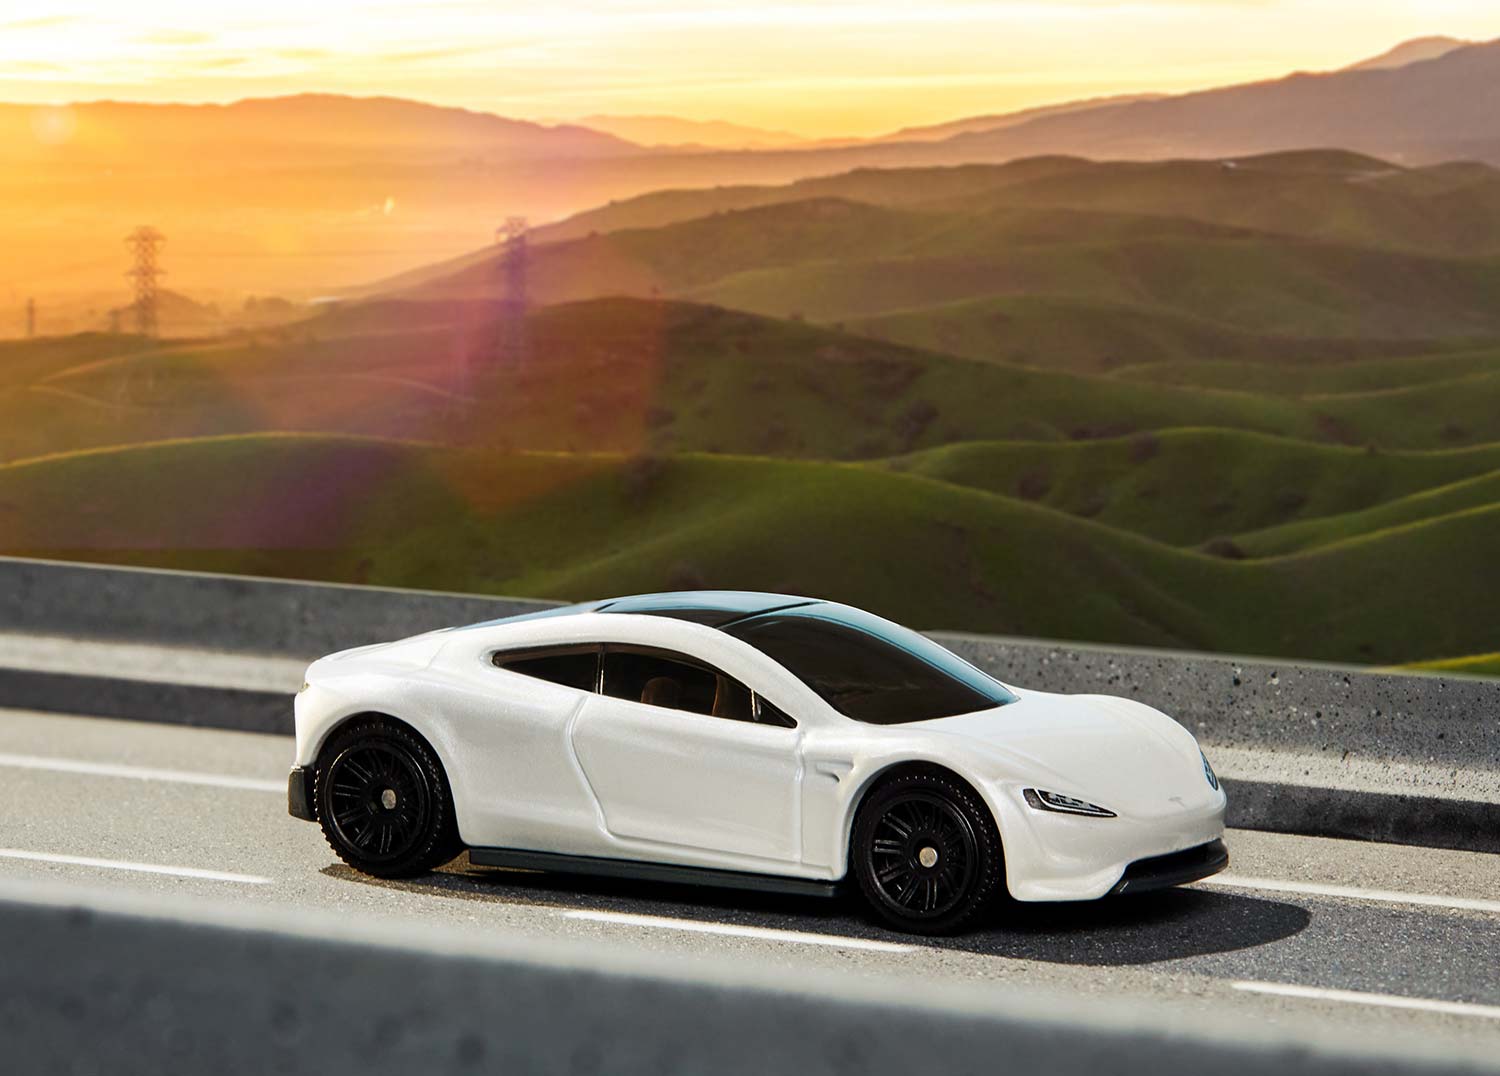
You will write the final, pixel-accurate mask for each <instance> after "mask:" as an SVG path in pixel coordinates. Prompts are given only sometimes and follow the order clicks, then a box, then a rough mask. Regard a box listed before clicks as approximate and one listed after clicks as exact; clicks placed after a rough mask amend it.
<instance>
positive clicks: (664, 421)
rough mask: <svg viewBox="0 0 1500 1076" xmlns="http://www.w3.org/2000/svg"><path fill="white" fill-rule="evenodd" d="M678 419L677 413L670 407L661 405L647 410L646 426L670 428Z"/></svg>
mask: <svg viewBox="0 0 1500 1076" xmlns="http://www.w3.org/2000/svg"><path fill="white" fill-rule="evenodd" d="M676 417H677V412H676V411H673V410H672V409H671V408H670V407H662V406H661V405H660V404H656V405H653V406H651V407H648V408H646V425H648V426H668V425H671V423H672V420H673V419H675V418H676Z"/></svg>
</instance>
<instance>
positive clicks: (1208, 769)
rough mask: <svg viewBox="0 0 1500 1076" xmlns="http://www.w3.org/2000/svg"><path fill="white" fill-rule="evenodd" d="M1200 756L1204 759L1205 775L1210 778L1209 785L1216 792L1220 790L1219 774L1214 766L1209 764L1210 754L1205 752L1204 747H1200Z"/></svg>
mask: <svg viewBox="0 0 1500 1076" xmlns="http://www.w3.org/2000/svg"><path fill="white" fill-rule="evenodd" d="M1198 757H1199V758H1201V759H1202V760H1203V776H1204V777H1207V778H1208V787H1209V788H1211V789H1213V790H1214V791H1215V792H1217V791H1219V775H1218V774H1216V773H1214V768H1213V767H1212V766H1210V765H1209V764H1208V756H1207V755H1205V754H1204V753H1203V748H1201V747H1200V748H1198Z"/></svg>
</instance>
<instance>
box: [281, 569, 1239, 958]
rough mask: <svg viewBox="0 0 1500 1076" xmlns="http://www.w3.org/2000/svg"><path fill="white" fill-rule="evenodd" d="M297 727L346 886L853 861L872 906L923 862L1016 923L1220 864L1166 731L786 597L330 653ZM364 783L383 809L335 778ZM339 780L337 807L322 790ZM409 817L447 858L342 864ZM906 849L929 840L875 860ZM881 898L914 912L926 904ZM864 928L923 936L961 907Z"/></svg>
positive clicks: (704, 596) (518, 621)
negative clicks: (416, 818) (504, 871)
mask: <svg viewBox="0 0 1500 1076" xmlns="http://www.w3.org/2000/svg"><path fill="white" fill-rule="evenodd" d="M371 721H375V722H384V723H385V724H378V725H373V726H369V727H370V728H374V729H375V731H374V732H371V733H369V735H368V736H366V737H365V739H362V740H360V739H358V737H355V739H356V740H358V742H359V743H360V744H364V745H365V749H366V754H364V755H359V754H354V755H350V756H349V758H350V760H351V761H349V762H348V763H347V764H341V763H339V758H342V757H343V756H337V757H334V758H330V753H331V752H333V753H334V754H335V755H336V754H337V752H336V751H334V748H338V749H339V750H346V751H347V750H353V749H352V748H346V747H342V746H340V745H341V744H342V743H343V741H341V740H339V739H338V737H339V735H340V733H339V730H340V729H342V728H345V727H346V726H349V724H350V723H351V722H364V723H365V725H369V723H370V722H371ZM394 725H399V726H400V727H401V728H402V730H403V732H402V735H403V736H405V735H406V734H407V733H408V732H409V733H410V734H412V736H414V737H415V739H416V740H417V741H419V744H418V747H415V748H412V751H414V752H415V754H416V755H422V751H421V750H420V747H422V746H425V748H427V749H430V757H431V762H429V763H423V762H422V760H421V759H420V758H417V759H416V760H415V761H413V762H411V764H410V765H407V764H404V763H402V762H401V760H400V758H399V752H398V756H397V757H396V761H395V762H391V761H390V760H389V759H387V758H386V756H384V755H381V754H380V753H379V750H380V741H379V736H380V735H381V733H380V729H382V728H387V727H391V726H394ZM360 727H361V728H364V727H365V726H360ZM296 731H297V739H296V744H297V746H296V752H297V754H296V760H295V766H294V768H293V771H292V777H291V782H290V792H289V798H290V809H291V811H292V813H293V814H294V815H297V816H298V817H302V818H307V819H310V820H318V821H321V822H323V824H324V829H325V833H329V841H330V844H332V845H333V846H334V849H335V851H337V852H339V853H340V855H343V856H344V857H345V858H346V860H349V861H350V862H351V863H353V864H354V865H356V866H359V867H360V868H361V869H369V870H370V871H371V873H383V872H384V873H410V869H408V868H411V869H417V868H421V869H425V868H429V867H430V866H431V865H432V863H431V862H429V861H433V860H435V859H440V858H441V856H443V855H445V854H447V855H451V854H452V853H454V852H456V851H457V850H459V849H460V848H468V849H469V850H470V856H471V859H472V861H473V862H475V863H479V864H485V863H489V864H495V865H512V866H530V867H543V868H549V867H550V868H556V869H562V870H577V871H586V872H596V873H611V874H630V873H636V874H640V875H642V876H646V877H662V878H677V879H682V880H689V881H705V882H717V883H719V884H731V885H733V884H739V885H748V886H754V887H759V888H767V889H784V890H788V891H799V892H800V891H805V892H832V891H833V890H834V887H835V886H836V885H837V884H838V883H840V882H841V881H843V880H844V879H845V878H846V877H847V876H849V875H851V873H856V872H855V871H854V867H855V865H856V861H859V862H862V863H864V865H865V873H866V874H868V875H869V878H867V879H862V881H868V882H869V883H870V884H873V885H876V886H877V887H878V886H879V885H880V884H881V883H879V882H878V880H877V879H878V878H879V876H881V875H882V874H889V873H892V872H896V873H897V874H899V870H898V868H899V869H900V870H904V869H906V867H908V866H909V867H910V868H911V870H912V871H915V872H916V873H915V874H914V875H912V876H911V877H912V878H914V879H915V880H911V879H909V878H908V877H907V875H900V880H899V882H898V883H892V884H895V885H899V887H900V888H901V890H902V892H905V887H906V886H908V885H916V886H919V887H927V886H930V887H931V888H933V889H936V888H938V886H939V883H940V881H943V879H940V878H939V876H938V875H937V874H930V875H929V874H928V873H925V872H926V871H927V870H928V868H932V869H934V870H936V869H939V868H937V867H934V865H933V864H927V863H926V861H927V860H928V859H929V858H937V857H938V855H939V854H940V853H941V854H943V855H946V854H947V851H946V850H947V849H948V847H949V845H948V844H944V843H942V842H943V841H945V840H946V841H951V842H955V843H953V844H952V847H953V853H952V858H950V859H949V860H948V862H947V863H946V864H944V865H943V866H944V867H947V868H951V869H952V870H957V869H958V868H957V867H956V866H954V864H956V863H957V862H958V861H959V859H960V857H961V855H968V857H969V862H967V863H966V864H965V866H964V869H963V873H964V877H965V878H969V877H970V876H972V875H973V874H974V871H975V870H976V869H977V868H978V867H980V866H984V867H985V868H986V869H990V868H993V869H994V870H995V871H996V872H998V873H997V880H996V883H995V884H996V886H997V887H998V888H999V889H1000V890H1002V891H1003V892H1004V893H1008V894H1009V896H1010V897H1012V898H1014V899H1015V900H1019V901H1077V900H1091V899H1095V898H1099V897H1103V896H1106V895H1108V894H1111V893H1118V892H1122V891H1130V890H1135V889H1144V888H1152V887H1156V886H1161V885H1170V884H1177V883H1180V882H1183V881H1188V880H1192V879H1194V878H1197V877H1202V876H1204V875H1207V874H1211V873H1213V872H1214V871H1215V870H1218V869H1220V868H1222V866H1223V865H1224V863H1225V862H1226V861H1227V854H1226V853H1225V852H1224V850H1223V844H1222V840H1221V839H1222V836H1223V831H1224V810H1225V796H1224V792H1223V790H1222V789H1221V788H1220V787H1219V784H1218V781H1217V779H1216V777H1215V776H1214V775H1213V771H1212V769H1211V768H1210V767H1209V765H1208V761H1207V759H1206V758H1205V757H1204V756H1203V754H1202V752H1201V751H1200V750H1199V747H1198V744H1197V742H1196V741H1195V739H1194V738H1193V736H1192V735H1191V734H1190V733H1189V732H1188V731H1187V730H1186V729H1184V728H1183V727H1182V726H1181V725H1179V724H1177V723H1176V722H1175V721H1173V720H1171V719H1170V718H1168V717H1167V716H1166V715H1164V714H1162V713H1160V712H1159V711H1157V710H1154V709H1152V708H1151V707H1149V706H1146V705H1144V704H1142V703H1140V702H1136V701H1134V700H1130V699H1123V698H1114V697H1110V696H1104V695H1058V694H1051V693H1047V692H1042V691H1032V690H1028V689H1024V688H1019V687H1011V686H1009V685H1005V684H1002V683H1000V682H999V681H998V680H995V679H994V678H992V677H990V676H988V675H987V674H985V673H983V672H981V671H980V670H978V669H977V668H975V667H974V666H973V665H971V664H969V663H968V662H966V661H963V660H962V659H961V658H958V657H957V656H956V655H954V654H952V653H951V652H950V651H948V650H946V649H944V648H942V647H940V646H939V645H938V644H937V643H935V642H933V641H931V640H929V639H927V638H926V637H925V636H921V635H919V634H917V633H915V632H912V631H910V630H908V629H905V628H902V627H900V626H898V625H896V624H893V623H891V622H890V621H886V620H883V619H881V618H879V617H876V616H874V615H873V614H870V613H866V612H863V611H861V610H858V609H854V608H851V607H849V606H844V605H838V604H835V603H831V602H824V601H819V600H816V599H810V598H799V597H794V596H789V595H780V594H761V593H753V592H735V591H730V592H684V593H677V594H655V595H640V596H635V597H629V598H620V599H613V600H610V601H601V602H591V603H583V604H580V605H574V606H566V607H561V608H556V609H549V610H546V611H544V612H541V613H534V614H527V615H523V616H519V617H512V618H507V619H503V620H497V621H492V622H487V623H483V624H476V625H472V626H469V627H464V628H450V629H443V630H440V631H436V632H430V633H428V634H425V635H419V636H415V637H413V638H410V639H406V640H402V641H399V642H395V643H388V644H380V645H375V646H366V647H360V648H357V649H354V650H348V651H344V652H342V653H338V654H333V655H330V656H329V657H326V658H323V659H321V660H319V661H317V662H314V663H313V664H312V665H311V666H310V667H309V669H308V672H307V680H306V684H305V686H304V689H303V690H302V692H301V693H300V694H299V695H298V696H297V700H296ZM351 735H353V734H350V733H346V734H344V739H345V740H348V739H349V738H350V736H351ZM371 737H374V738H373V739H372V738H371ZM371 744H373V745H374V748H373V750H375V751H376V753H375V754H369V753H368V752H369V750H371V749H372V748H370V747H369V745H371ZM330 745H332V746H330ZM410 753H411V752H408V754H410ZM355 760H358V761H357V762H356V761H355ZM432 763H435V765H436V767H438V768H439V769H437V770H433V766H432ZM336 764H339V765H344V766H345V768H344V769H342V770H338V771H337V772H335V773H333V774H332V777H329V772H330V771H329V770H328V767H330V766H335V765H336ZM384 766H389V767H390V768H391V772H392V773H395V772H397V771H400V773H402V774H404V775H405V776H404V777H403V780H405V781H407V785H406V786H402V788H408V787H409V789H410V796H408V795H407V793H406V792H404V791H401V790H399V789H397V788H395V787H394V786H393V787H392V788H386V787H383V786H382V784H381V781H380V780H374V781H373V782H367V781H364V779H363V776H361V775H364V774H365V772H366V771H375V770H378V769H380V768H381V767H384ZM424 766H425V767H426V768H427V769H428V770H431V771H432V772H431V773H429V774H427V775H425V776H424V775H423V773H422V771H423V768H424ZM320 767H321V769H320ZM320 773H323V774H324V777H325V780H324V781H323V782H322V783H321V784H320V780H319V774H320ZM340 773H342V774H343V777H344V780H343V782H342V784H341V785H340V789H341V790H342V791H340V789H333V788H331V787H330V786H329V784H328V781H329V780H332V779H333V778H336V777H337V776H338V775H339V774H340ZM377 776H378V775H377ZM897 778H905V781H904V782H903V781H898V780H896V779H897ZM893 781H894V782H895V783H896V784H897V785H903V784H904V785H906V786H909V787H908V788H907V789H906V793H905V796H906V798H905V800H904V801H903V803H904V806H901V807H900V808H899V809H898V808H896V807H892V808H891V810H892V812H894V813H892V814H891V815H890V816H889V817H888V818H886V819H884V820H883V821H882V822H880V823H878V824H883V825H887V826H888V827H893V828H889V829H888V830H887V831H886V833H885V836H884V837H881V836H880V835H879V834H878V833H874V832H872V833H871V834H870V835H869V837H868V839H867V840H866V844H868V845H869V846H870V849H871V850H872V851H870V853H869V854H870V855H872V856H874V857H875V858H873V859H869V858H866V859H863V860H861V859H860V856H861V855H864V853H860V855H856V854H854V853H853V852H852V851H851V843H852V842H854V841H855V839H856V838H855V833H856V829H857V826H858V824H859V819H860V817H861V808H862V805H864V804H866V803H867V801H868V800H869V798H870V797H871V795H872V794H873V792H874V790H876V789H884V788H885V786H886V785H888V784H891V783H892V782H893ZM387 783H390V782H387ZM355 786H359V787H360V788H362V789H363V791H362V792H359V793H358V794H357V795H356V793H355V792H354V791H351V789H353V788H354V787H355ZM424 787H425V789H426V790H425V791H424ZM945 789H948V791H944V790H945ZM888 792H889V790H887V793H888ZM340 795H342V796H344V797H345V798H344V800H343V801H340V800H338V798H337V797H338V796H340ZM422 795H426V796H428V797H429V799H432V803H431V804H430V805H429V806H430V808H431V810H432V811H437V812H439V813H442V812H443V811H446V812H447V813H448V814H449V815H450V816H451V817H449V818H448V819H447V821H446V822H443V823H442V824H443V825H446V826H447V827H448V829H447V831H446V833H447V835H446V837H443V838H442V839H437V838H435V841H436V843H435V845H434V847H433V849H431V850H430V851H429V853H428V854H426V855H425V856H419V857H417V859H415V860H412V861H411V862H410V863H407V862H405V861H401V862H399V863H397V862H393V863H391V864H382V863H380V862H374V860H376V859H378V858H379V857H378V856H373V855H371V856H364V857H363V858H364V860H368V861H369V862H363V861H362V852H361V850H360V848H356V847H354V840H355V837H359V839H360V840H362V841H363V842H364V843H363V845H362V846H361V847H363V848H364V849H365V851H370V850H371V849H373V848H374V847H375V846H376V845H379V846H380V847H382V848H383V847H384V846H385V844H386V843H387V838H386V831H387V830H389V829H396V828H399V826H398V823H400V821H401V820H400V819H399V818H398V817H397V816H398V815H399V814H402V813H404V812H406V810H407V804H408V802H411V801H412V800H413V799H414V798H415V797H419V796H422ZM439 795H441V796H442V797H445V803H438V802H437V799H436V797H438V796H439ZM330 797H332V798H330ZM885 798H886V799H889V798H890V796H889V794H887V795H886V796H885ZM899 798H900V797H898V799H899ZM382 799H383V800H384V802H383V803H382V802H381V800H382ZM398 800H399V801H400V803H401V805H400V806H399V807H392V803H393V802H396V801H398ZM945 804H946V806H945ZM320 807H321V808H322V809H321V810H320ZM872 809H873V808H872ZM902 812H904V816H903V814H902ZM334 816H338V817H345V818H348V819H350V820H351V822H350V828H349V829H348V831H347V832H346V831H343V830H338V827H337V826H333V825H332V823H333V821H334ZM902 817H905V822H903V821H902ZM372 820H373V821H372ZM437 824H438V823H436V822H433V821H432V820H431V818H428V819H427V821H425V822H424V823H423V825H426V826H429V828H430V827H431V826H435V825H437ZM871 824H872V825H877V823H871ZM912 826H920V827H926V829H924V830H923V832H927V831H928V830H929V829H930V830H931V832H932V833H934V834H937V835H938V836H935V837H933V838H932V839H930V840H928V839H927V838H922V840H926V841H927V843H926V844H923V845H922V847H920V848H919V847H916V845H911V846H910V847H909V848H907V849H906V853H909V855H907V859H906V860H902V861H901V862H900V863H896V858H897V857H898V852H896V851H893V850H892V849H894V848H895V847H896V845H897V844H900V843H901V842H902V841H903V840H904V839H905V833H904V830H905V828H908V827H912ZM371 827H375V828H374V830H373V831H372V829H371ZM331 829H332V830H333V832H330V830H331ZM356 831H357V832H356ZM943 834H946V836H943ZM939 837H941V838H942V839H941V840H940V839H939ZM994 838H998V845H996V846H995V848H994V850H993V851H992V852H989V853H987V852H985V846H986V845H985V842H986V841H987V840H988V841H992V842H993V839H994ZM400 839H401V838H400V835H399V834H398V835H397V836H396V837H391V838H390V841H391V843H398V842H399V840H400ZM912 839H913V840H915V839H916V838H912ZM918 843H920V841H919V842H918ZM341 845H342V847H341ZM862 847H863V846H862ZM903 847H905V846H904V845H903ZM346 853H352V858H351V856H350V855H349V854H346ZM906 853H899V854H906ZM881 856H885V857H886V858H885V859H881V858H880V857H881ZM986 857H988V858H986ZM907 860H909V863H908V862H907ZM991 861H994V862H991ZM884 863H891V864H893V865H892V866H890V867H888V868H886V869H884V870H883V869H882V864H884ZM372 864H373V865H372ZM383 866H384V867H385V870H384V871H383V870H382V867H383ZM943 878H944V879H946V881H944V882H943V884H947V883H948V882H952V883H953V884H955V885H956V884H957V882H954V881H953V879H952V878H949V877H948V876H946V875H945V876H943ZM965 884H968V883H965ZM976 884H978V883H976ZM867 895H869V894H868V893H867ZM905 899H906V900H907V901H911V902H917V903H922V902H928V901H929V899H930V902H931V903H934V904H936V903H939V901H938V899H937V897H935V896H934V897H931V898H929V897H928V896H927V894H926V889H925V888H924V889H923V890H922V891H921V892H917V891H916V890H913V891H912V893H911V894H908V895H907V896H906V898H905ZM886 903H890V901H887V902H886ZM877 910H878V911H879V910H881V909H877ZM883 917H884V918H885V919H886V920H887V921H888V922H891V923H892V925H895V926H899V927H903V928H905V929H917V930H922V929H931V930H934V931H937V930H943V929H948V928H951V927H954V926H957V925H961V924H963V923H966V922H968V921H969V920H970V919H971V918H972V909H971V910H970V911H969V912H966V913H965V914H964V915H956V916H927V917H925V918H923V917H920V916H919V917H916V918H915V919H912V921H910V922H908V921H906V919H908V918H911V917H908V916H905V915H903V913H902V911H901V909H900V908H885V909H884V910H883ZM918 920H920V921H918ZM950 920H951V921H950Z"/></svg>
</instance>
